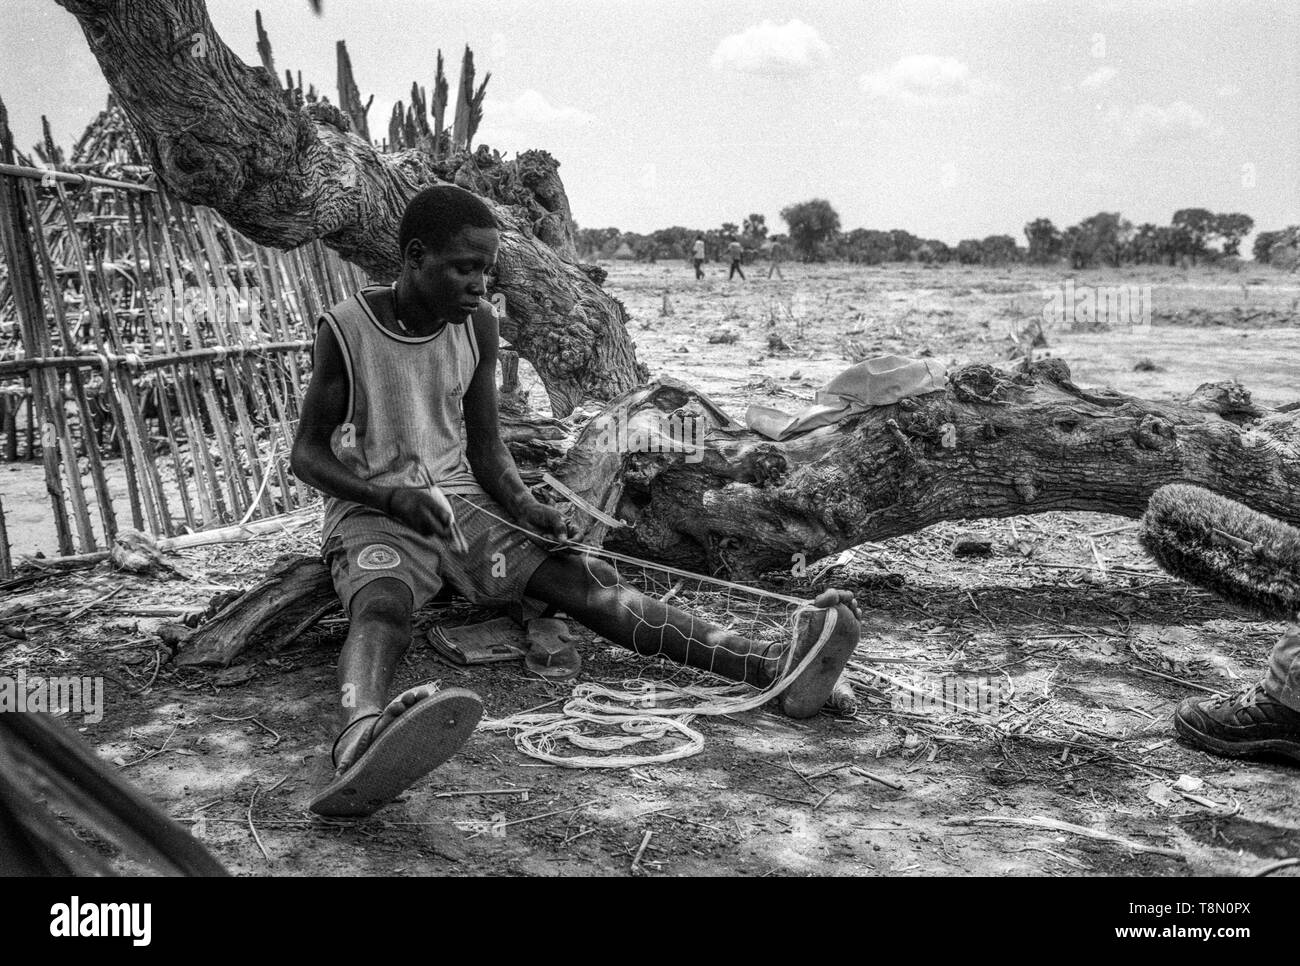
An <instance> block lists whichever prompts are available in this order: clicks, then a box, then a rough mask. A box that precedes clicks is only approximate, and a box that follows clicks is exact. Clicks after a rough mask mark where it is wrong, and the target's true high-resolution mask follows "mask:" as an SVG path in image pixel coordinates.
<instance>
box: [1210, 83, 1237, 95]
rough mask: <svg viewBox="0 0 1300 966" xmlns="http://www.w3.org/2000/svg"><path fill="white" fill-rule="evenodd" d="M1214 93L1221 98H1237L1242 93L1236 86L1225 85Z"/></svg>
mask: <svg viewBox="0 0 1300 966" xmlns="http://www.w3.org/2000/svg"><path fill="white" fill-rule="evenodd" d="M1214 93H1216V94H1217V95H1219V96H1220V97H1236V96H1237V95H1238V94H1240V93H1241V88H1240V87H1238V86H1237V85H1236V84H1224V85H1223V86H1222V87H1220V88H1219V89H1218V90H1217V91H1215V92H1214Z"/></svg>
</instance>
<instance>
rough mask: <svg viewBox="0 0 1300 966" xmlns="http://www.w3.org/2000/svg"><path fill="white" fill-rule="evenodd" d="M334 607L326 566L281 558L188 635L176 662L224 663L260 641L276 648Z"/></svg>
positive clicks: (313, 560)
mask: <svg viewBox="0 0 1300 966" xmlns="http://www.w3.org/2000/svg"><path fill="white" fill-rule="evenodd" d="M340 606H341V605H340V604H339V599H338V596H337V595H336V594H335V593H334V584H333V582H331V580H330V572H329V568H328V567H326V566H325V564H324V563H323V562H322V561H321V559H320V558H319V557H305V556H286V557H281V558H280V559H279V560H277V561H276V562H275V564H274V565H273V566H272V567H271V570H270V572H268V573H267V575H266V577H265V579H263V580H261V581H260V582H259V583H257V584H256V585H255V586H253V587H251V588H249V589H248V590H247V591H245V592H244V593H243V594H241V595H240V596H239V597H237V598H235V599H234V600H232V601H230V602H229V603H227V604H226V605H225V606H224V607H222V608H221V609H220V610H219V611H217V613H216V614H214V615H213V616H212V617H211V618H209V619H208V621H207V622H206V623H204V624H203V625H202V626H201V627H200V628H199V629H198V630H197V631H195V632H194V634H192V635H191V636H190V638H189V640H188V641H186V642H185V643H184V644H183V645H182V647H181V650H180V653H179V654H178V655H177V656H176V663H177V664H180V665H184V666H187V667H228V666H229V665H230V662H231V661H233V660H234V659H235V658H236V657H237V656H238V655H239V653H240V652H241V651H243V650H244V649H245V648H247V647H249V646H250V645H253V644H258V643H266V644H269V645H270V646H271V647H272V648H273V649H279V648H280V647H283V646H284V645H285V644H287V643H289V641H291V640H293V638H295V637H297V636H298V635H299V634H302V633H303V632H304V631H306V630H308V629H309V628H310V627H311V625H312V624H314V623H315V622H316V621H318V620H320V619H321V618H322V617H324V616H325V615H326V614H328V613H329V612H330V611H331V610H333V609H335V608H338V607H340Z"/></svg>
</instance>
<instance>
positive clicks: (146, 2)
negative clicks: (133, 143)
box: [59, 0, 645, 416]
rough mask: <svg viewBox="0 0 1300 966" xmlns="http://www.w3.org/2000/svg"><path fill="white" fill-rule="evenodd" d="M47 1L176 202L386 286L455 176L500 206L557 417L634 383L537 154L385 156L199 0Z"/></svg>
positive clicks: (510, 262) (524, 316)
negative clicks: (310, 100)
mask: <svg viewBox="0 0 1300 966" xmlns="http://www.w3.org/2000/svg"><path fill="white" fill-rule="evenodd" d="M59 3H60V4H61V5H62V6H63V7H65V8H67V10H68V11H70V12H71V13H72V14H73V16H75V17H76V18H77V21H78V22H79V23H80V24H81V27H82V30H83V31H84V32H85V35H86V39H87V41H88V42H89V44H90V49H91V52H92V53H93V54H94V55H95V57H96V59H97V60H98V61H99V65H100V68H101V69H102V70H103V72H104V76H105V77H106V78H107V79H108V82H109V85H110V86H111V87H112V88H113V91H114V93H115V94H116V95H117V97H118V98H119V100H120V102H121V104H122V107H123V109H124V110H125V111H126V113H127V115H128V116H129V117H130V119H131V122H132V124H133V126H134V128H135V130H136V133H137V134H138V136H139V138H140V140H141V142H142V147H143V149H144V151H145V153H146V154H147V156H148V158H149V161H150V163H151V164H152V166H153V169H154V171H155V173H156V174H157V175H158V177H159V178H160V179H161V180H162V181H163V183H164V184H166V185H167V187H168V188H170V189H171V190H172V191H174V192H176V193H177V194H178V195H179V196H180V197H181V198H183V199H185V200H186V201H188V202H190V203H192V204H198V205H207V206H209V207H211V208H214V209H215V210H216V211H218V212H220V213H221V214H222V215H223V216H224V217H225V218H226V219H227V220H229V221H230V223H231V224H232V225H234V226H235V227H236V228H238V229H239V230H240V231H241V232H243V233H244V234H245V235H246V236H248V237H249V238H251V239H253V240H254V241H257V242H260V243H261V244H264V245H271V246H274V247H276V248H282V249H288V248H294V247H297V246H298V245H302V244H304V243H305V242H308V241H311V240H312V239H316V238H319V239H320V240H321V241H323V242H324V243H325V244H326V245H328V246H330V247H331V248H333V249H335V250H336V251H337V252H338V253H339V254H340V255H342V256H343V257H344V258H346V259H347V260H349V261H351V262H353V263H355V264H356V265H358V266H360V267H361V268H362V269H364V270H365V271H367V272H368V273H369V274H370V275H371V276H372V278H374V279H375V280H377V281H387V280H391V279H392V278H393V277H394V276H395V274H396V272H397V269H398V266H399V258H398V252H397V243H396V239H397V226H398V221H399V219H400V217H401V214H402V210H403V208H404V207H405V204H406V201H407V199H409V198H410V197H411V196H412V195H413V194H414V193H415V192H416V191H418V190H419V189H420V188H422V187H425V186H427V185H429V184H434V183H438V182H439V181H440V180H444V179H449V180H454V181H456V182H457V183H459V184H462V185H464V186H466V187H470V188H473V189H474V190H477V191H480V192H482V193H485V194H486V195H487V197H488V198H489V199H492V198H495V199H497V200H496V201H494V202H493V203H494V210H495V212H496V216H497V219H498V222H499V225H500V228H501V233H502V241H501V252H500V256H499V259H498V275H497V280H496V288H497V290H499V291H500V292H501V293H503V294H504V295H505V297H506V303H507V307H508V310H509V316H510V319H511V328H510V330H509V331H508V332H506V333H505V334H506V336H507V338H509V339H510V340H511V341H512V342H513V344H514V348H515V349H517V350H518V351H519V353H520V354H521V355H522V356H523V357H524V358H525V359H527V360H528V361H529V362H530V363H531V364H532V365H533V367H534V368H535V369H536V370H537V372H538V374H539V375H540V376H541V378H542V381H543V383H544V384H545V386H546V390H547V393H548V395H549V397H550V401H551V406H552V409H553V410H554V411H555V413H556V414H557V415H560V416H563V415H567V414H568V413H569V412H570V411H571V410H572V408H573V407H574V406H575V405H576V404H577V403H579V402H580V401H582V400H583V399H584V398H590V399H597V400H608V399H611V398H613V397H614V396H615V395H617V394H618V393H620V392H623V391H624V390H627V389H629V388H631V387H632V386H635V385H637V384H638V383H640V382H641V381H642V380H643V378H644V375H645V374H644V370H643V369H641V368H640V367H639V366H638V365H637V362H636V356H635V351H634V348H633V345H632V341H631V339H630V338H629V336H628V333H627V327H626V317H625V313H624V310H623V307H622V305H621V304H620V303H619V302H618V301H617V300H616V299H613V298H611V297H610V296H609V295H607V294H606V293H605V292H604V291H602V290H601V288H600V286H599V285H598V284H596V282H595V281H594V280H593V278H592V277H591V275H589V274H588V271H586V270H584V269H583V268H582V267H581V266H579V265H577V264H576V263H575V262H574V261H573V260H572V259H571V258H570V257H568V256H570V255H571V253H572V239H571V235H570V234H569V232H570V230H571V226H570V225H569V224H568V222H569V206H568V200H567V198H566V197H565V195H564V189H563V186H562V185H561V183H560V180H559V177H558V175H557V174H556V171H555V168H556V167H557V165H556V163H555V161H554V159H552V158H551V157H550V156H549V155H547V154H545V153H544V152H525V153H524V154H523V155H521V156H520V158H519V159H518V160H517V161H511V162H501V161H500V159H499V158H493V157H492V156H491V155H490V154H489V153H487V152H485V151H483V149H480V151H479V155H476V156H475V157H474V158H471V157H470V156H469V155H462V156H461V157H460V158H458V159H451V160H450V161H447V160H439V159H435V158H434V157H433V156H432V155H430V154H429V153H426V152H424V151H420V150H411V151H402V152H398V153H394V154H383V153H381V152H379V151H378V150H376V148H375V147H374V145H372V144H371V143H369V142H368V141H366V140H364V139H362V138H361V137H358V136H357V135H356V134H354V133H351V132H350V130H349V127H350V124H349V121H348V119H347V117H346V116H345V115H344V114H343V113H342V112H341V111H339V110H338V109H337V108H335V107H333V106H331V105H329V104H325V103H315V104H308V105H303V104H300V103H293V102H292V100H291V98H290V97H288V96H286V92H285V91H283V90H282V89H281V87H280V83H279V81H278V80H277V78H276V77H275V76H273V75H272V74H271V73H270V72H269V71H268V70H266V69H265V68H264V67H261V66H258V67H250V66H248V65H247V64H245V63H244V62H243V61H241V60H240V59H239V58H238V57H236V56H235V55H234V53H232V52H231V50H230V49H229V48H228V47H227V46H226V45H225V43H223V42H222V40H221V38H220V37H219V36H218V35H217V33H216V30H215V29H214V28H213V26H212V22H211V20H210V19H209V17H208V13H207V9H206V8H205V6H204V4H203V2H202V0H175V2H164V0H59ZM480 156H481V157H480ZM521 194H526V195H527V198H526V199H523V198H520V197H518V196H519V195H521ZM516 201H526V202H527V205H521V204H517V203H515V202H516ZM501 202H504V203H501Z"/></svg>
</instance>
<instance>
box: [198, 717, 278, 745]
mask: <svg viewBox="0 0 1300 966" xmlns="http://www.w3.org/2000/svg"><path fill="white" fill-rule="evenodd" d="M212 717H214V718H216V719H217V720H218V721H251V722H253V724H255V725H257V726H258V727H259V728H261V729H262V730H263V731H265V732H266V733H267V734H269V735H270V736H271V737H272V738H274V739H275V740H274V741H273V742H271V743H270V744H269V745H267V746H266V747H268V748H274V747H275V746H276V745H278V744H279V743H280V732H278V731H276V730H275V729H274V728H272V727H271V726H270V725H264V724H262V722H260V721H258V720H257V716H256V715H252V714H250V715H245V716H244V717H242V718H223V717H222V716H221V715H219V714H214V715H213V716H212Z"/></svg>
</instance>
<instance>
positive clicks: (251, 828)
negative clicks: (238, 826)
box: [247, 785, 271, 862]
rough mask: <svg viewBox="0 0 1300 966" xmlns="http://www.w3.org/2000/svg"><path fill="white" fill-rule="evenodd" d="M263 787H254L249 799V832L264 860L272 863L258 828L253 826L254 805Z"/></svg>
mask: <svg viewBox="0 0 1300 966" xmlns="http://www.w3.org/2000/svg"><path fill="white" fill-rule="evenodd" d="M261 787H262V786H261V785H254V786H253V794H252V795H250V796H249V799H248V812H247V815H248V830H249V831H250V832H252V833H253V841H254V842H256V843H257V847H258V848H259V849H261V850H262V858H264V859H266V861H268V862H270V861H271V857H270V856H269V855H267V853H266V846H265V845H263V844H262V836H260V835H258V834H257V826H256V825H254V824H253V803H254V802H256V801H257V792H258V790H259V789H260V788H261Z"/></svg>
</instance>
